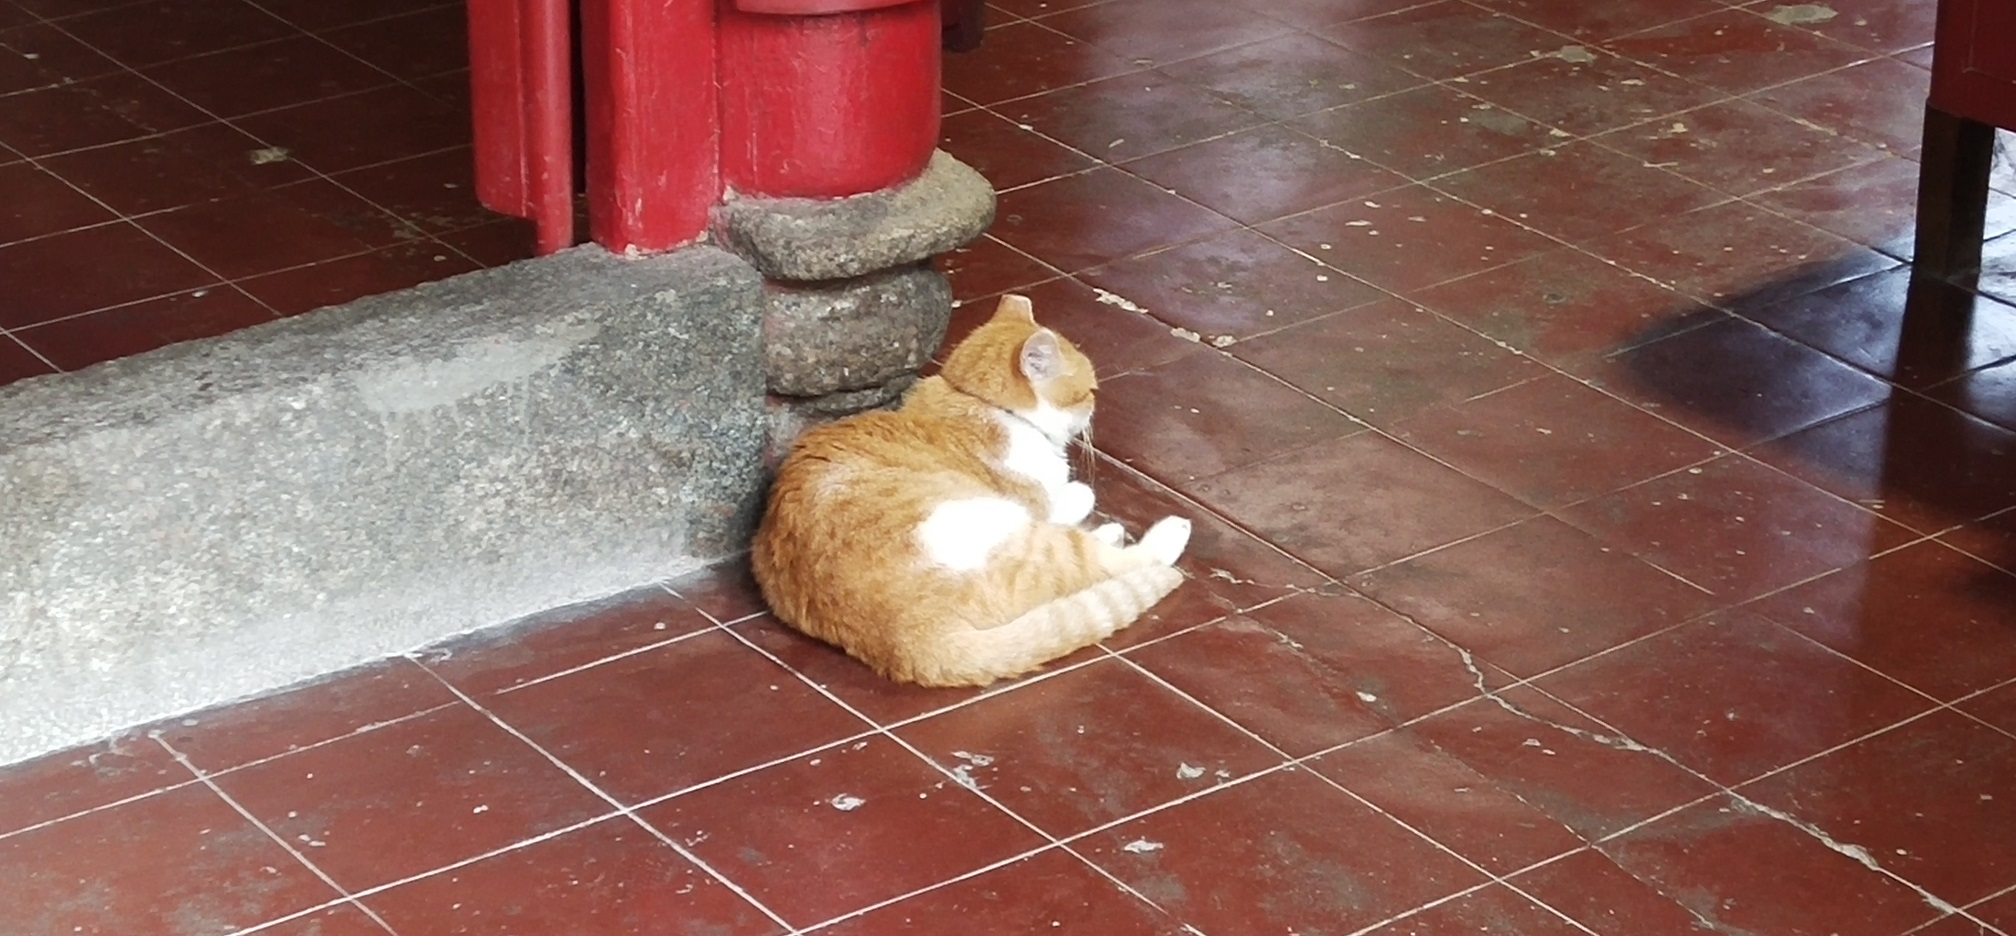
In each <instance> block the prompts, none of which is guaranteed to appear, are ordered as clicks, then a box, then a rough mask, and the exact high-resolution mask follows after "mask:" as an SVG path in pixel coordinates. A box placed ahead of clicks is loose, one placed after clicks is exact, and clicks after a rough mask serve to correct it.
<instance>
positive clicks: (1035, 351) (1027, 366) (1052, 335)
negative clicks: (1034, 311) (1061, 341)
mask: <svg viewBox="0 0 2016 936" xmlns="http://www.w3.org/2000/svg"><path fill="white" fill-rule="evenodd" d="M1063 375H1064V349H1062V348H1060V347H1058V345H1057V333H1056V332H1053V331H1051V330H1050V329H1047V328H1039V329H1037V330H1036V333H1035V334H1033V335H1030V336H1029V340H1027V341H1024V342H1022V376H1024V377H1027V378H1029V382H1030V383H1041V382H1043V381H1045V380H1054V379H1056V378H1058V377H1061V376H1063Z"/></svg>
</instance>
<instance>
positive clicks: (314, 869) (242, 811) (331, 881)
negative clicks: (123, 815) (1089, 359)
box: [149, 731, 398, 936]
mask: <svg viewBox="0 0 2016 936" xmlns="http://www.w3.org/2000/svg"><path fill="white" fill-rule="evenodd" d="M149 736H150V737H152V738H153V739H154V743H155V744H158V745H160V746H161V749H162V750H165V751H167V752H168V755H169V756H170V757H173V758H175V761H176V762H177V763H179V764H181V765H182V766H183V767H184V768H186V769H188V771H189V772H190V773H193V774H195V775H196V777H197V781H198V782H200V783H202V784H203V786H204V787H206V788H208V789H209V791H210V792H211V793H212V794H213V795H215V796H216V797H217V798H218V799H221V800H223V801H224V803H225V805H227V806H230V807H231V809H232V811H233V812H236V813H237V814H238V815H239V816H241V817H243V818H244V819H245V821H246V822H250V823H252V825H253V826H254V827H256V828H257V829H258V830H259V831H261V832H264V833H265V834H266V837H267V838H269V839H272V840H273V842H274V843H275V844H278V845H279V846H280V848H281V849H282V850H284V851H286V852H287V854H288V855H290V856H292V857H293V858H294V860H295V861H297V862H299V863H300V864H301V866H302V867H304V868H307V869H308V871H309V873H311V874H313V875H315V877H316V878H318V879H320V880H321V881H322V883H323V884H325V885H328V887H329V889H330V890H333V891H335V892H336V893H337V894H339V895H341V898H342V899H340V900H337V901H332V902H330V903H329V904H328V905H327V906H336V905H340V904H349V905H350V906H353V907H356V908H357V909H358V910H360V911H362V912H363V914H364V915H365V916H367V917H369V918H370V919H371V922H373V923H376V924H378V928H379V929H381V930H384V931H385V932H386V933H388V934H391V936H398V931H397V930H394V929H393V928H392V925H391V924H389V923H387V922H385V919H384V918H383V917H381V916H379V915H378V912H377V911H375V910H372V909H371V908H370V907H367V906H365V905H364V904H362V903H359V902H358V901H357V900H356V899H354V898H353V897H352V895H351V894H350V892H349V891H348V890H347V889H345V888H344V887H343V885H341V884H338V883H336V879H335V878H333V877H330V876H329V874H328V872H325V871H323V870H322V869H321V867H319V866H317V865H316V864H315V863H314V862H312V861H310V860H308V856H307V855H305V854H303V853H302V852H301V850H300V849H298V848H296V847H294V843H293V842H289V841H287V840H286V839H285V838H283V837H281V835H280V833H278V832H276V831H274V830H273V828H272V827H271V826H268V825H267V824H266V823H265V821H264V820H261V819H260V818H259V817H258V816H255V815H253V814H252V811H251V810H249V809H246V808H245V806H244V805H243V804H241V803H239V802H238V800H237V798H236V797H233V796H232V795H231V794H229V793H226V792H224V788H223V787H221V786H218V785H217V782H216V781H215V780H213V779H211V777H210V775H209V774H207V773H205V772H203V771H201V770H198V769H197V768H196V765H195V764H193V763H191V762H190V761H189V759H188V758H187V757H186V756H184V755H183V753H182V752H181V751H178V750H176V749H175V746H174V745H172V744H169V743H168V739H166V738H163V737H161V734H160V732H158V731H154V732H150V733H149ZM316 909H320V908H316ZM306 912H314V911H313V910H310V911H306ZM262 925H264V924H262Z"/></svg>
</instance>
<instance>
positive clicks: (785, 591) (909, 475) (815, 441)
mask: <svg viewBox="0 0 2016 936" xmlns="http://www.w3.org/2000/svg"><path fill="white" fill-rule="evenodd" d="M1097 385H1098V381H1097V379H1096V378H1095V377H1094V375H1093V371H1092V364H1091V362H1090V361H1088V360H1086V358H1085V355H1084V354H1082V353H1080V352H1079V351H1078V349H1077V348H1076V347H1074V346H1072V344H1071V343H1070V342H1069V341H1066V340H1065V339H1064V338H1062V337H1061V336H1059V335H1057V334H1056V333H1055V332H1053V331H1051V330H1049V329H1047V328H1044V327H1042V326H1040V325H1038V324H1037V323H1036V320H1035V317H1034V315H1033V314H1032V312H1031V310H1030V306H1029V301H1028V300H1027V299H1024V298H1022V297H1020V296H1008V297H1004V298H1003V299H1002V301H1001V303H1000V305H999V307H998V308H997V309H996V310H995V313H994V316H993V317H992V318H991V319H990V320H989V321H988V322H987V323H986V324H983V325H981V326H980V327H979V328H978V329H976V330H975V331H974V332H973V333H972V335H970V336H969V337H967V338H966V339H965V340H964V341H962V342H960V343H959V345H958V346H957V347H955V348H954V349H953V350H952V353H951V354H950V355H949V356H948V357H947V359H946V361H945V366H944V368H943V370H942V371H941V372H940V373H939V375H937V376H934V377H930V378H926V379H925V380H922V381H920V382H918V384H917V385H916V387H915V388H914V389H912V390H911V392H910V394H909V395H908V396H907V397H906V398H905V399H904V401H903V405H902V408H901V409H899V410H896V411H894V412H871V413H862V414H859V415H856V416H852V417H849V418H847V419H843V420H841V421H839V422H836V423H833V424H830V425H826V426H821V427H818V428H815V429H812V430H810V431H808V432H806V433H805V434H804V435H803V436H801V437H800V438H799V439H798V441H797V442H796V444H795V445H794V446H793V448H792V451H791V453H790V455H789V456H788V457H787V458H786V459H785V461H784V464H783V466H782V467H781V468H780V469H779V472H778V477H777V481H776V484H775V486H774V487H773V488H772V490H771V494H770V504H769V509H768V510H767V511H766V513H765V515H764V518H763V522H762V525H761V527H760V528H759V529H758V531H757V534H756V541H755V546H754V549H753V551H752V554H751V563H752V565H753V566H754V571H755V575H756V581H757V583H758V584H759V585H760V586H761V587H762V589H763V596H764V598H765V599H766V600H767V601H768V602H769V604H770V607H771V610H772V611H773V612H774V613H775V614H776V615H777V616H778V617H779V618H781V619H783V621H784V622H785V623H786V624H789V625H791V626H792V627H795V628H797V629H798V630H801V631H803V632H805V633H807V634H810V635H812V636H814V637H817V638H819V639H821V640H824V641H827V642H828V643H832V644H834V645H837V646H839V647H840V648H842V649H844V650H846V651H847V652H848V653H849V654H851V655H853V656H854V657H855V658H856V659H859V660H861V661H862V662H864V663H867V664H868V665H869V666H871V667H873V668H874V669H875V670H876V671H877V672H879V673H881V674H882V675H884V676H887V677H889V678H891V679H894V680H897V681H900V682H911V683H919V684H922V685H927V686H979V685H986V684H987V683H990V682H993V681H995V680H997V679H1003V678H1007V677H1010V676H1014V675H1017V674H1020V673H1023V672H1026V671H1028V670H1031V669H1034V668H1035V667H1038V666H1041V665H1042V664H1044V663H1046V662H1048V661H1050V660H1053V659H1055V658H1057V657H1059V656H1063V655H1064V654H1067V653H1070V652H1071V651H1073V650H1077V649H1079V648H1081V647H1085V646H1089V645H1091V644H1093V643H1096V642H1098V641H1099V640H1101V639H1103V638H1105V637H1106V636H1107V635H1109V634H1111V633H1112V632H1114V631H1115V630H1118V629H1119V628H1122V627H1125V626H1127V625H1128V624H1130V623H1132V622H1133V620H1134V619H1135V618H1137V617H1139V616H1140V615H1141V613H1142V612H1143V611H1146V610H1147V609H1148V608H1149V607H1150V606H1152V605H1153V604H1154V603H1155V602H1157V601H1160V600H1161V599H1162V597H1163V596H1165V595H1167V594H1168V593H1169V592H1170V591H1172V590H1174V589H1175V588H1176V586H1177V585H1178V584H1180V583H1181V581H1182V573H1180V572H1178V571H1177V570H1176V569H1175V567H1174V564H1175V561H1176V558H1177V556H1178V555H1179V554H1180V553H1181V552H1182V549H1183V546H1184V544H1185V543H1186V542H1187V540H1188V538H1189V529H1190V528H1189V521H1187V520H1181V519H1178V518H1174V517H1171V518H1167V519H1165V520H1163V521H1162V522H1160V523H1158V524H1156V525H1155V526H1154V527H1153V528H1151V529H1150V530H1149V531H1148V533H1146V534H1145V535H1144V536H1143V537H1142V541H1141V542H1140V543H1137V544H1134V545H1131V546H1122V545H1120V542H1121V539H1122V537H1121V535H1120V531H1119V528H1118V527H1117V526H1115V525H1111V524H1108V525H1107V526H1105V527H1102V528H1100V529H1099V530H1097V531H1087V530H1084V529H1081V528H1080V527H1079V526H1078V523H1079V521H1080V520H1083V519H1084V517H1085V515H1086V514H1087V513H1089V512H1090V510H1091V506H1092V504H1091V491H1090V489H1089V488H1086V487H1085V486H1084V485H1082V484H1079V483H1076V482H1071V481H1069V466H1068V462H1067V461H1066V459H1065V451H1066V446H1067V445H1068V443H1069V441H1070V439H1071V438H1072V437H1073V436H1075V435H1077V434H1078V433H1081V432H1083V431H1084V429H1085V428H1086V427H1087V426H1089V424H1090V419H1091V413H1092V405H1093V393H1094V391H1095V390H1096V389H1097Z"/></svg>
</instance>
